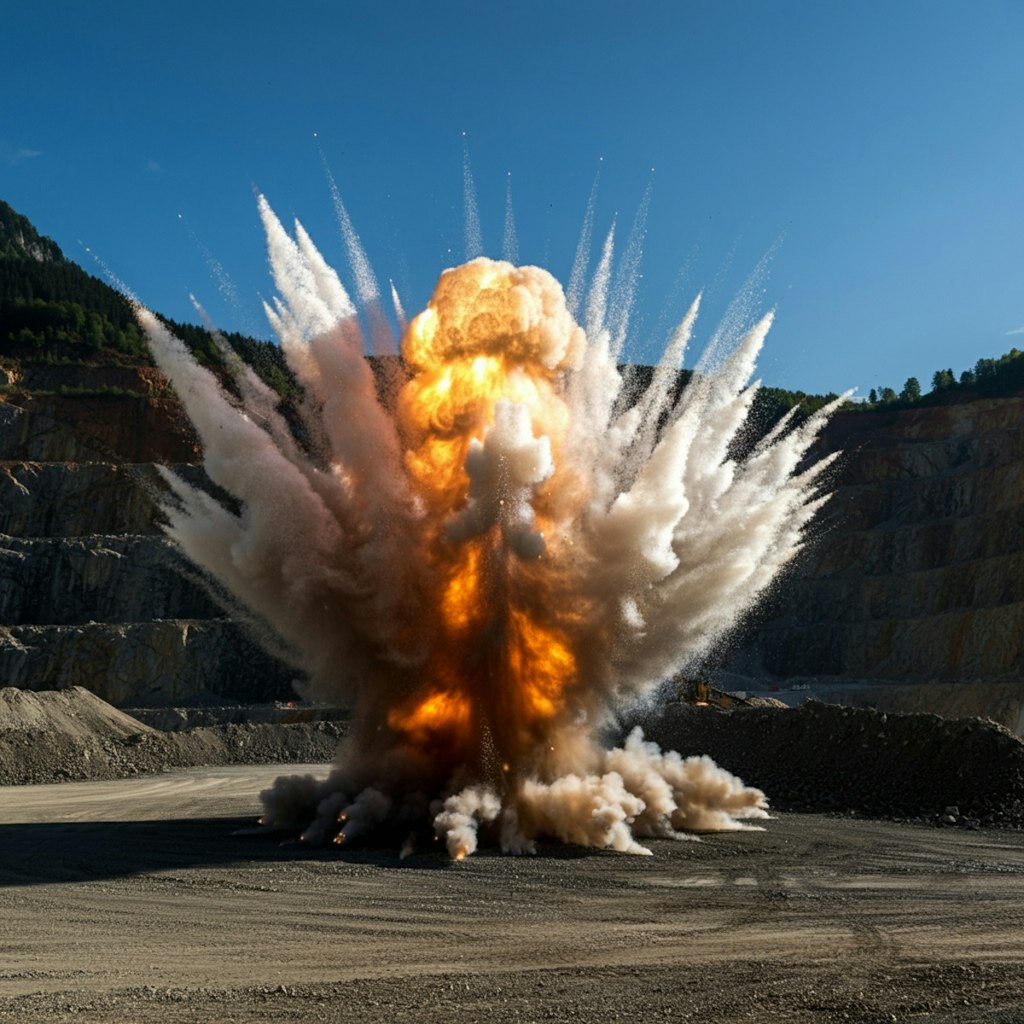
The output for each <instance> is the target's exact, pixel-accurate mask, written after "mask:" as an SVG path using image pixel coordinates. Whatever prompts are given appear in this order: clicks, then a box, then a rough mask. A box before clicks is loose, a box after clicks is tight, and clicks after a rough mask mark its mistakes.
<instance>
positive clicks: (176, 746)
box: [0, 686, 346, 786]
mask: <svg viewBox="0 0 1024 1024" xmlns="http://www.w3.org/2000/svg"><path fill="white" fill-rule="evenodd" d="M345 730H346V726H345V723H344V722H302V723H293V724H267V723H248V724H230V725H221V726H204V727H200V728H196V729H190V730H188V731H185V732H160V731H159V730H157V729H152V728H150V727H149V726H148V725H143V723H142V722H139V721H137V720H136V719H134V718H132V717H131V716H130V715H126V714H125V713H124V712H123V711H118V710H117V708H114V707H111V705H109V704H107V703H106V702H105V701H103V700H100V698H99V697H97V696H95V694H93V693H90V692H89V691H88V690H85V689H83V688H82V687H80V686H76V687H72V688H70V689H68V690H48V691H45V692H32V691H28V690H18V689H15V688H13V687H8V688H5V689H0V785H5V786H10V785H23V784H25V783H31V782H65V781H70V780H85V779H119V778H125V777H127V776H130V775H142V774H150V773H155V772H161V771H165V770H167V769H169V768H192V767H198V766H200V765H227V764H271V763H276V762H282V763H283V762H293V763H306V762H323V763H327V762H329V761H331V760H332V758H333V756H334V751H335V749H336V748H337V745H338V740H339V739H340V738H341V736H342V735H344V733H345Z"/></svg>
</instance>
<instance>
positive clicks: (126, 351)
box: [0, 201, 149, 363]
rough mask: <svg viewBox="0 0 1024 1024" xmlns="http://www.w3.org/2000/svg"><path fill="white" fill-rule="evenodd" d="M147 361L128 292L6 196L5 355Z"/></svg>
mask: <svg viewBox="0 0 1024 1024" xmlns="http://www.w3.org/2000/svg"><path fill="white" fill-rule="evenodd" d="M104 353H106V354H108V359H107V360H103V359H102V358H101V361H118V362H122V361H134V362H144V363H148V362H149V353H148V351H147V349H146V346H145V343H144V342H143V338H142V331H141V330H140V329H139V327H138V325H137V324H136V322H135V317H134V316H133V315H132V311H131V307H130V306H129V305H128V303H127V301H126V300H125V299H124V297H123V296H122V295H120V294H119V293H118V292H116V291H115V290H114V289H113V288H111V287H110V286H109V285H107V284H105V283H104V282H103V281H100V280H99V279H98V278H96V277H93V276H92V275H91V274H87V273H86V272H85V271H84V270H83V269H82V268H81V267H79V266H78V265H77V264H75V263H72V262H71V260H69V259H67V258H65V256H64V254H63V253H62V252H61V251H60V247H59V246H58V245H57V243H56V242H53V241H51V240H50V239H49V238H44V237H43V236H42V235H40V234H39V232H38V231H36V229H35V228H34V227H33V226H32V224H31V222H30V221H29V220H28V218H26V217H23V216H22V215H21V214H19V213H17V212H16V211H14V210H13V209H11V207H10V206H8V205H7V203H4V202H2V201H0V355H8V356H14V357H21V358H28V359H33V358H35V359H48V360H61V359H64V360H67V359H71V360H75V359H89V358H91V357H96V356H102V354H104Z"/></svg>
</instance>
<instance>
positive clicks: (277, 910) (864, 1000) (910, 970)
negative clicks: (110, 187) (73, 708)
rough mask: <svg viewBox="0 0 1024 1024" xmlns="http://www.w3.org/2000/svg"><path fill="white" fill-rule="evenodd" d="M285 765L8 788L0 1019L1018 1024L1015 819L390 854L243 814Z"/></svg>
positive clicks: (792, 824)
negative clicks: (250, 830)
mask: <svg viewBox="0 0 1024 1024" xmlns="http://www.w3.org/2000/svg"><path fill="white" fill-rule="evenodd" d="M287 770H288V771H289V772H291V771H294V770H295V769H294V768H293V767H290V768H288V769H287ZM279 771H280V769H278V768H275V767H273V766H271V767H248V766H246V767H239V768H221V769H197V770H193V771H188V772H181V773H176V774H171V775H164V776H155V777H152V778H145V779H136V780H129V781H120V782H103V783H74V784H65V785H59V786H24V787H7V788H3V789H0V1021H19V1022H20V1021H26V1022H29V1021H31V1022H46V1021H71V1020H75V1021H84V1020H88V1021H90V1022H93V1021H95V1022H115V1021H116V1022H118V1024H121V1022H129V1024H130V1022H161V1024H165V1022H166V1024H170V1022H175V1024H179V1022H189V1021H217V1022H218V1024H227V1022H231V1021H235V1022H246V1024H248V1022H254V1021H271V1020H273V1021H275V1022H282V1021H304V1022H305V1021H348V1020H353V1021H354V1020H360V1021H375V1020H380V1021H417V1022H420V1024H432V1022H435V1021H436V1022H440V1021H444V1022H446V1024H448V1022H469V1021H481V1022H482V1021H490V1022H494V1021H519V1022H526V1021H547V1020H558V1021H564V1020H569V1021H572V1020H577V1021H602V1022H607V1021H611V1020H617V1019H618V1020H626V1019H630V1020H644V1021H648V1020H673V1021H675V1020H684V1021H685V1020H693V1021H701V1022H702V1024H709V1022H712V1024H713V1022H725V1021H737V1020H751V1021H763V1022H772V1024H774V1022H778V1021H787V1022H788V1021H794V1022H804V1021H833V1020H834V1021H858V1022H882V1021H914V1022H917V1021H944V1022H945V1021H948V1022H957V1024H961V1022H976V1021H977V1022H982V1021H983V1022H986V1024H1010V1022H1014V1024H1019V1022H1021V1021H1024V932H1022V927H1021V926H1022V924H1024V833H1020V832H998V831H980V832H977V831H966V830H960V829H935V828H926V827H921V826H914V825H899V824H893V823H888V822H874V821H863V820H851V819H841V818H828V817H822V816H816V815H781V816H779V817H777V818H775V819H774V820H772V821H769V822H767V827H766V830H765V831H763V832H740V833H732V834H719V835H713V836H706V837H704V839H703V840H702V841H701V842H670V841H657V842H654V843H652V844H651V846H652V849H653V851H654V856H653V857H630V856H624V855H619V854H611V853H597V852H593V851H583V850H580V849H576V848H565V847H557V846H546V847H544V848H542V850H541V852H540V854H539V855H538V856H536V857H529V858H511V857H503V856H500V855H497V854H492V853H483V854H478V855H476V856H474V857H471V858H469V859H468V860H466V861H464V862H463V863H460V864H452V863H449V862H448V861H447V859H446V858H445V857H443V856H442V854H441V853H440V852H435V851H433V850H431V851H427V852H424V853H421V854H416V855H413V856H412V857H409V858H408V859H406V860H404V861H400V860H399V859H398V857H397V854H395V853H392V852H391V851H379V850H375V851H370V850H338V849H334V848H332V849H331V850H327V851H311V850H309V849H307V848H305V847H301V846H298V845H295V844H287V845H281V842H280V838H279V837H277V838H273V837H268V836H266V835H253V834H245V833H242V834H239V830H240V829H245V828H246V826H248V825H250V824H251V823H252V820H253V817H254V815H255V813H256V811H257V802H256V794H257V793H258V791H259V790H260V789H261V788H263V787H264V786H265V785H267V784H268V783H269V781H270V780H272V779H273V778H274V777H275V775H276V774H278V772H279Z"/></svg>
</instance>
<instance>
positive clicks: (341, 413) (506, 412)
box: [138, 179, 831, 859]
mask: <svg viewBox="0 0 1024 1024" xmlns="http://www.w3.org/2000/svg"><path fill="white" fill-rule="evenodd" d="M467 180H469V179H467ZM469 188H470V186H469V185H468V184H467V195H468V194H469V192H468V190H469ZM468 202H469V200H467V203H468ZM473 205H474V208H475V197H474V204H473ZM592 206H593V202H592V201H591V204H590V205H589V206H588V213H587V226H586V229H585V230H586V231H587V232H588V233H589V231H590V224H591V222H592V219H593V216H592V212H593V211H592ZM259 208H260V214H261V217H262V218H263V222H264V225H265V228H266V233H267V239H268V250H269V257H270V266H271V270H272V273H273V277H274V282H275V285H276V288H277V291H278V297H277V298H275V299H274V301H273V302H272V303H270V304H268V305H267V315H268V317H269V319H270V322H271V324H272V326H273V327H274V330H275V331H276V332H277V335H278V337H279V339H280V342H281V347H282V350H283V353H284V355H285V358H286V359H287V361H288V365H289V366H290V367H291V369H292V371H293V372H294V374H295V376H296V378H297V379H298V381H299V382H300V383H301V385H302V388H303V392H304V396H305V397H304V400H303V402H302V403H301V405H300V408H299V416H300V418H301V425H300V427H299V429H295V428H294V425H293V424H291V423H289V422H287V421H286V420H285V418H284V416H283V415H282V413H281V412H280V410H279V409H278V406H277V398H276V396H275V395H274V393H273V392H271V391H270V390H269V389H268V388H266V387H265V386H264V385H263V384H262V383H260V381H259V380H258V378H256V377H255V375H254V374H252V373H251V371H248V370H247V369H246V368H245V367H244V366H242V365H240V364H239V363H238V361H233V362H231V363H230V364H229V365H230V366H231V368H232V370H233V372H234V373H235V374H236V376H237V380H236V390H237V392H238V395H239V396H240V397H239V398H236V397H234V396H233V395H231V394H229V393H228V392H227V391H226V390H224V389H223V388H222V387H221V386H220V384H219V383H218V382H217V380H216V379H215V377H214V376H213V375H212V374H211V373H210V372H208V371H207V370H205V369H203V368H201V367H199V366H198V365H197V364H196V363H195V362H194V361H193V360H192V359H191V358H190V357H189V355H188V353H187V352H186V349H185V347H184V345H183V344H182V343H181V342H180V341H178V340H177V339H176V338H174V337H173V336H172V335H171V334H170V333H169V332H168V331H167V329H166V328H165V327H164V326H163V325H162V324H161V323H160V322H159V321H158V320H157V319H156V318H155V317H154V316H153V315H152V314H150V313H149V312H148V311H146V310H144V309H140V310H139V314H138V315H139V318H140V320H141V321H142V323H143V325H144V327H145V329H146V331H147V333H148V336H149V339H150V344H151V346H152V349H153V352H154V355H155V357H156V359H157V362H158V364H159V365H160V367H161V369H162V370H163V371H164V372H165V373H166V374H167V375H168V376H169V377H170V379H171V381H172V382H173V384H174V387H175V389H176V390H177V392H178V394H179V395H180V396H181V399H182V401H183V402H184V404H185V406H186V409H187V410H188V413H189V415H190V417H191V418H192V421H193V423H194V424H195V427H196V429H197V431H198V433H199V434H200V436H201V439H202V442H203V446H204V451H205V458H204V465H205V468H206V471H207V473H208V475H209V477H210V479H211V481H212V482H213V483H214V484H215V485H217V487H219V488H221V489H223V491H225V492H227V494H228V495H230V496H231V498H232V499H233V502H232V503H231V504H230V506H229V505H227V504H224V503H222V502H221V501H219V500H217V499H216V498H214V497H212V496H211V495H210V494H208V493H206V492H205V491H203V490H201V489H198V488H196V487H194V486H193V485H191V484H189V483H187V482H186V481H184V480H183V479H181V478H180V477H178V476H176V475H175V474H174V473H172V472H170V471H165V473H164V475H165V478H166V480H167V482H168V484H169V487H170V491H171V498H170V499H169V500H168V502H167V504H166V508H165V512H166V515H167V526H166V529H167V532H168V534H169V535H170V536H171V537H172V538H173V539H174V541H175V542H176V543H177V544H178V545H179V546H180V547H181V549H182V550H183V551H184V552H185V553H186V555H187V556H188V557H189V558H190V559H191V560H192V561H193V562H195V563H196V564H197V565H198V566H200V567H201V568H202V569H203V570H204V571H205V572H206V573H207V574H208V576H209V578H210V579H211V581H212V583H213V585H215V586H216V587H217V588H218V589H219V591H220V592H221V593H222V594H223V595H224V598H225V600H228V601H230V602H233V605H234V607H235V609H236V610H237V612H238V614H239V615H242V616H245V617H247V618H248V619H249V620H250V621H253V622H255V623H258V624H264V625H263V633H264V634H267V629H266V626H269V627H270V629H271V630H272V633H273V637H274V643H275V645H276V648H277V650H278V653H281V654H283V655H284V656H285V657H287V658H288V659H289V660H290V662H291V663H292V664H293V665H295V666H296V668H298V669H300V670H301V671H302V672H303V674H304V676H305V678H306V683H305V694H304V695H305V696H307V697H308V698H310V699H313V700H318V701H326V702H330V703H333V704H340V705H343V706H348V707H351V708H352V709H353V713H354V718H355V722H354V728H353V731H352V734H351V736H350V737H349V738H348V739H347V740H346V741H345V742H344V744H343V745H342V747H341V749H340V750H339V754H338V758H337V763H336V765H335V766H334V768H333V771H332V772H331V774H330V775H329V777H328V778H327V779H324V780H317V779H314V778H311V777H310V778H283V779H280V780H279V781H278V783H277V784H276V785H275V786H274V787H273V788H272V789H271V790H269V791H267V792H266V793H264V795H263V801H264V808H265V812H264V821H265V823H266V824H267V825H268V826H273V827H288V828H295V829H296V830H301V831H302V834H303V836H304V838H305V839H306V840H307V841H309V842H313V843H318V842H326V841H334V842H345V841H352V840H355V839H358V838H361V837H364V836H367V835H369V834H371V833H375V834H377V835H378V836H381V835H382V836H385V837H388V836H390V837H392V838H393V840H394V841H395V843H396V846H397V845H398V844H402V849H403V851H404V852H408V851H410V850H412V849H414V848H415V847H416V845H417V844H418V843H421V842H423V841H425V840H430V839H432V838H435V837H436V838H437V839H439V840H440V841H442V842H443V843H444V844H445V845H446V847H447V849H448V851H449V853H450V854H451V856H452V857H454V858H456V859H461V858H462V857H464V856H466V855H468V854H470V853H472V852H473V851H474V850H475V849H476V847H477V844H478V843H479V842H480V841H482V840H483V841H488V842H496V843H498V844H500V845H501V847H502V848H503V849H504V850H507V851H509V852H514V853H522V852H529V851H532V850H533V849H534V848H535V844H536V842H537V840H538V839H542V838H545V837H547V838H555V839H560V840H563V841H565V842H572V843H583V844H587V845H591V846H597V847H608V848H612V849H616V850H623V851H627V852H634V853H644V852H646V850H645V848H644V847H643V846H642V845H641V842H640V840H641V839H642V838H644V837H649V836H680V835H681V834H682V833H684V832H686V831H701V830H707V829H723V828H741V827H749V826H748V825H747V824H746V823H747V822H749V821H750V820H752V819H757V818H762V817H765V816H766V806H767V804H766V800H765V798H764V795H763V794H762V793H760V792H759V791H757V790H754V789H750V788H748V787H745V786H744V785H743V784H742V783H741V782H740V780H738V779H736V778H735V777H734V776H731V775H729V774H728V773H727V772H724V771H722V770H721V769H719V768H717V767H716V766H715V765H714V764H713V763H711V762H710V761H709V760H708V759H706V758H688V759H683V758H681V757H680V756H679V755H678V754H675V753H672V752H662V751H661V750H659V749H658V748H657V747H656V746H654V745H653V744H650V743H646V742H645V741H644V740H643V737H642V735H641V734H640V733H639V732H635V733H634V734H633V735H631V736H630V737H629V739H628V740H627V742H626V743H625V744H624V746H623V747H622V748H619V749H614V750H606V749H604V748H603V746H602V745H601V744H600V743H599V742H598V739H597V737H598V735H599V733H600V731H601V730H602V728H605V727H606V726H608V725H609V724H611V723H613V722H614V716H615V713H616V709H619V708H621V707H623V706H624V705H627V704H629V703H631V702H635V701H637V700H639V699H642V698H644V697H647V696H649V695H650V694H652V693H653V691H654V690H655V689H656V688H657V687H658V685H659V684H660V683H661V682H662V681H663V680H665V679H666V678H668V677H670V676H672V675H673V674H675V673H677V672H679V671H681V670H683V669H684V668H685V667H686V666H688V665H690V666H692V665H694V664H696V662H697V661H698V660H699V659H700V658H701V657H702V656H703V655H705V654H706V653H707V652H708V651H709V649H710V648H711V647H712V645H713V644H714V643H715V642H716V641H718V640H719V639H721V637H722V636H723V635H724V634H725V633H726V632H727V631H728V630H729V629H730V628H731V627H733V626H734V625H735V623H736V622H737V620H738V618H739V617H740V616H742V615H743V614H744V612H746V611H747V610H748V609H749V608H750V607H751V606H752V605H753V603H754V602H755V601H756V600H757V599H758V597H759V595H761V594H762V592H763V591H764V589H765V588H766V587H767V586H768V584H769V583H770V582H771V581H772V579H773V578H774V577H775V576H776V574H777V573H778V571H779V570H780V569H781V568H782V567H783V566H784V565H785V564H786V563H787V562H789V561H790V560H791V559H792V558H793V556H794V555H795V554H796V553H797V552H798V551H799V549H800V547H801V544H802V541H803V537H804V533H805V529H806V527H807V525H808V523H809V521H810V520H811V518H812V517H813V515H814V514H815V511H816V510H817V509H818V507H819V506H820V505H821V503H822V501H823V500H824V499H823V497H822V496H821V495H820V494H819V481H820V479H821V474H822V472H823V470H824V469H825V467H826V464H827V463H826V462H819V463H817V464H816V465H813V466H811V467H810V468H806V467H805V466H804V456H805V455H806V453H807V450H808V447H809V446H810V444H811V442H812V441H813V439H814V437H815V434H816V432H817V431H818V429H819V428H820V427H821V425H822V424H823V422H824V420H825V418H826V417H827V416H828V415H829V413H830V411H831V409H826V410H823V411H822V412H820V413H818V414H815V415H814V416H812V417H811V418H810V419H809V420H808V421H807V422H806V423H804V424H802V425H800V426H797V427H792V426H791V425H790V424H789V423H786V424H783V425H782V426H780V427H779V428H778V429H776V430H775V431H774V432H773V433H772V434H771V435H769V436H768V437H767V438H765V439H764V440H763V441H762V442H761V443H760V444H758V445H756V446H754V447H753V449H752V450H750V452H749V454H748V455H746V456H745V457H743V458H737V457H735V455H734V441H735V440H736V438H737V437H738V435H739V434H740V432H741V431H743V430H744V429H745V425H746V419H747V414H748V412H749V410H750V407H751V403H752V401H753V398H754V395H755V393H756V390H757V384H751V383H750V379H751V377H752V374H753V370H754V364H755V360H756V357H757V354H758V352H759V351H760V348H761V346H762V343H763V341H764V338H765V335H766V334H767V332H768V329H769V327H770V325H771V320H772V317H771V314H769V315H768V316H765V317H763V318H762V319H761V320H760V321H759V322H757V323H756V324H754V325H753V326H751V327H750V328H749V329H747V330H745V331H743V332H742V333H741V334H740V335H739V336H738V337H735V338H733V339H732V340H733V341H734V345H733V347H732V349H731V351H730V352H729V354H728V355H726V356H724V357H722V358H721V359H720V360H716V362H717V364H718V365H717V366H716V368H715V369H714V370H713V371H708V372H705V373H701V374H698V375H695V376H694V378H693V380H692V381H691V382H690V384H689V385H688V386H687V387H686V388H685V389H684V390H683V391H682V393H681V394H680V395H678V396H677V394H676V391H675V384H676V380H677V370H678V368H679V366H680V364H681V361H682V358H683V355H684V352H685V349H686V346H687V344H688V342H689V340H690V336H691V334H692V331H693V329H694V324H695V321H696V318H697V312H698V306H699V300H698V301H695V302H694V304H693V306H692V307H691V308H690V310H689V311H688V312H687V314H686V316H685V317H684V319H683V321H682V322H681V324H680V325H679V326H678V328H677V329H676V330H675V331H674V332H673V334H672V336H671V337H670V338H669V340H668V344H667V347H666V354H665V357H664V359H663V361H662V363H661V365H660V366H659V367H657V368H656V369H655V371H654V373H653V377H652V379H651V382H650V384H649V386H647V387H646V389H643V390H639V389H636V388H634V387H632V386H631V385H629V384H628V383H627V381H626V379H624V377H623V376H622V375H620V373H619V370H618V369H617V367H616V356H617V354H618V352H619V351H620V350H621V347H622V342H623V336H624V333H625V330H626V325H627V324H628V313H629V311H628V309H623V308H621V304H622V303H623V302H625V303H626V304H627V305H628V304H630V303H631V302H632V291H633V287H634V284H635V280H636V276H637V271H636V267H637V265H638V260H639V249H640V239H641V238H642V231H643V225H642V219H641V220H638V223H637V225H634V229H633V231H632V233H631V236H630V242H629V245H628V246H627V259H626V261H625V266H624V268H620V270H619V271H618V275H617V276H616V274H614V273H613V252H614V240H613V234H609V236H608V238H607V240H606V241H605V244H604V246H603V249H602V256H601V259H600V262H599V264H598V266H597V268H596V270H595V272H594V274H593V276H592V279H591V283H590V285H589V289H588V290H587V289H585V288H584V286H583V284H582V283H581V282H582V280H583V277H582V275H583V273H584V270H581V269H578V267H577V266H574V274H573V277H574V289H575V290H576V291H577V292H578V294H579V299H578V303H579V306H580V308H581V311H582V312H583V320H584V324H585V329H584V327H582V326H580V324H579V323H577V321H576V319H575V317H574V316H573V314H572V313H571V312H570V308H569V306H568V305H567V302H566V298H565V295H564V293H563V291H562V288H561V286H560V285H559V284H558V282H557V281H556V280H555V279H554V278H553V277H552V276H551V275H550V274H549V273H547V272H546V271H545V270H542V269H540V268H538V267H530V266H522V267H521V266H514V265H513V264H511V263H508V262H498V261H493V260H490V259H486V258H483V257H481V258H477V259H473V260H471V261H470V262H468V263H466V264H464V265H462V266H458V267H454V268H452V269H449V270H446V271H444V272H443V273H442V274H441V277H440V279H439V281H438V283H437V287H436V289H435V292H434V294H433V297H432V298H431V299H430V301H429V303H428V305H427V308H426V309H424V310H423V311H422V312H420V313H419V314H418V315H417V316H415V317H414V318H413V319H412V320H411V321H409V323H408V325H407V326H406V327H405V329H404V334H403V338H402V342H401V354H402V363H403V367H404V374H402V375H401V378H402V380H404V383H403V384H402V386H401V388H400V390H399V391H398V393H397V397H394V398H392V397H391V396H389V397H388V398H387V399H386V400H385V401H382V400H381V398H379V397H378V384H377V381H376V380H375V377H374V373H373V371H372V369H371V364H370V362H369V361H368V360H367V359H366V357H365V356H364V351H365V350H366V347H367V344H366V339H365V338H364V332H363V330H362V329H361V327H360V322H359V313H358V310H357V308H356V305H355V304H354V303H353V301H352V300H351V298H350V297H349V295H348V293H347V292H346V290H345V288H344V286H343V285H342V283H341V281H340V279H339V277H338V275H337V274H336V273H335V272H334V270H333V269H331V268H330V267H329V266H328V265H327V264H326V263H325V261H324V260H323V258H322V257H321V256H320V254H319V252H318V251H317V250H316V248H315V247H314V246H313V243H312V242H311V240H310V239H309V236H308V235H307V234H306V232H305V231H304V230H303V229H302V227H301V225H300V224H298V223H296V224H295V226H294V230H293V232H292V233H289V232H288V231H286V230H285V228H284V227H283V226H282V224H281V223H280V222H279V221H278V219H277V217H276V216H275V215H274V214H273V212H272V211H271V209H270V207H269V205H268V204H267V202H266V200H265V199H263V197H260V198H259ZM346 225H347V226H346ZM471 226H472V225H471ZM343 228H344V229H345V231H344V233H345V237H346V241H347V244H348V250H349V253H350V255H352V254H355V255H354V256H353V259H355V262H356V278H357V280H358V281H359V282H360V300H361V301H362V302H364V303H366V302H369V303H371V304H375V303H377V301H378V293H377V289H376V286H375V285H374V287H373V288H372V289H371V288H370V287H369V286H368V285H367V284H366V281H367V280H368V278H367V274H368V273H369V271H368V268H367V267H365V266H363V265H362V263H361V255H360V254H361V253H362V250H361V247H360V246H359V244H358V239H357V238H356V236H355V233H354V230H353V229H352V228H351V224H350V222H348V221H347V217H346V218H344V219H343ZM577 264H578V265H580V266H582V264H580V259H579V258H578V259H577ZM585 290H586V295H585V298H584V297H583V292H584V291H585ZM403 318H404V314H403ZM371 320H372V318H371ZM392 379H397V378H396V377H393V378H392ZM300 438H301V439H302V440H301V441H300V440H299V439H300Z"/></svg>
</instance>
